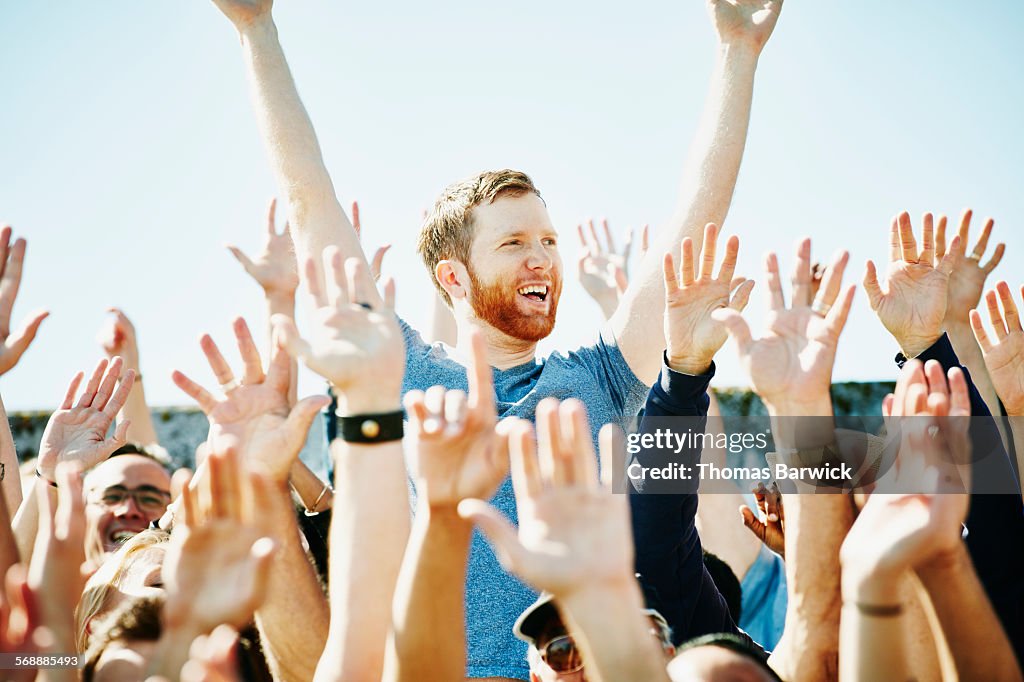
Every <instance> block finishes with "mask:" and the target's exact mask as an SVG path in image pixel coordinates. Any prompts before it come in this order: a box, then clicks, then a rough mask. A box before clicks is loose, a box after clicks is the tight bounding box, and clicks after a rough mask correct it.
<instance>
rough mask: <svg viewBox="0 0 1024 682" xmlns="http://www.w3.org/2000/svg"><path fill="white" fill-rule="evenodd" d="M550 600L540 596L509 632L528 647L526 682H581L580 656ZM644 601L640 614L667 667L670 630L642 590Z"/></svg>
mask: <svg viewBox="0 0 1024 682" xmlns="http://www.w3.org/2000/svg"><path fill="white" fill-rule="evenodd" d="M641 585H643V583H642V582H641ZM554 599H555V598H554V595H552V594H550V593H547V592H545V593H544V594H541V596H540V597H539V598H538V599H537V601H535V602H534V603H533V604H532V605H531V606H530V608H528V609H526V610H525V611H523V613H522V615H520V616H519V620H517V621H516V624H515V626H514V627H513V629H512V632H513V633H515V636H516V637H518V638H519V639H521V640H523V641H524V642H526V643H527V644H529V645H530V648H529V649H528V651H527V660H528V661H529V663H530V682H561V681H568V680H572V682H578V681H584V682H585V680H586V679H587V676H586V672H585V671H584V669H583V655H582V653H581V652H580V650H579V648H578V647H577V646H576V641H575V640H574V639H573V637H572V634H571V633H570V632H569V630H568V628H566V626H565V623H563V622H562V617H561V615H560V614H559V612H558V607H557V606H556V605H555V601H554ZM644 599H645V601H646V602H647V603H646V607H647V608H645V609H644V613H645V614H646V615H647V617H648V619H649V620H650V624H651V628H650V631H651V636H652V637H654V638H655V639H657V640H658V643H659V644H660V645H661V650H662V651H663V652H664V653H665V662H666V663H667V662H668V661H670V660H671V659H672V657H673V656H674V655H675V652H676V649H675V646H673V644H672V630H671V629H670V628H669V626H668V623H667V622H666V621H665V618H664V616H662V615H661V614H660V613H659V612H658V610H657V609H656V608H652V606H654V604H652V601H653V600H654V599H655V597H653V596H652V594H651V591H650V590H648V589H645V590H644Z"/></svg>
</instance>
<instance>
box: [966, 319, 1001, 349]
mask: <svg viewBox="0 0 1024 682" xmlns="http://www.w3.org/2000/svg"><path fill="white" fill-rule="evenodd" d="M970 318H971V329H972V330H974V338H975V339H977V340H978V345H979V346H981V352H982V353H985V354H988V353H991V352H992V349H993V348H994V347H995V346H993V345H992V340H991V339H989V338H988V332H986V331H985V325H984V323H982V321H981V313H979V312H978V311H977V310H972V311H971V312H970Z"/></svg>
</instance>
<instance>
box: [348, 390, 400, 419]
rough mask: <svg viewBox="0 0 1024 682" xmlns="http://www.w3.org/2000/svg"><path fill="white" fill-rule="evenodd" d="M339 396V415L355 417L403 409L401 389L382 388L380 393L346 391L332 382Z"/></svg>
mask: <svg viewBox="0 0 1024 682" xmlns="http://www.w3.org/2000/svg"><path fill="white" fill-rule="evenodd" d="M332 386H333V387H334V393H335V395H337V396H338V411H337V413H336V414H337V415H338V416H339V417H353V416H355V415H360V414H384V413H387V412H397V411H401V409H402V398H401V394H400V392H399V391H392V390H382V391H380V392H379V393H378V394H376V395H375V394H372V393H366V392H363V391H349V392H345V391H342V390H340V389H339V388H338V386H337V384H332Z"/></svg>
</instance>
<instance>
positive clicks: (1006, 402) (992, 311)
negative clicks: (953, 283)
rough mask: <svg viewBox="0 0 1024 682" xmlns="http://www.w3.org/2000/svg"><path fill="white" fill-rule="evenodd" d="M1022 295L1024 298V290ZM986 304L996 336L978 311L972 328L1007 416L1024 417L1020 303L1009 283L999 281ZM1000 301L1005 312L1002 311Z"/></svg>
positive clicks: (973, 315) (1023, 341)
mask: <svg viewBox="0 0 1024 682" xmlns="http://www.w3.org/2000/svg"><path fill="white" fill-rule="evenodd" d="M997 294H998V300H997ZM1021 296H1022V297H1024V287H1021ZM985 301H986V303H987V304H988V314H989V321H990V322H991V323H992V327H993V333H992V334H991V335H990V334H989V333H988V332H987V331H986V330H985V326H984V325H983V324H982V322H981V315H980V314H979V313H978V311H977V310H972V311H971V327H973V329H974V335H975V337H976V338H977V339H978V345H979V346H981V352H982V354H983V356H984V358H985V366H986V367H987V368H988V373H989V376H990V377H991V378H992V387H993V388H995V390H996V394H997V395H998V396H999V399H1000V400H1001V401H1002V403H1003V407H1005V408H1006V413H1007V414H1008V415H1010V416H1011V417H1019V416H1024V329H1022V328H1021V321H1020V313H1019V311H1018V308H1017V304H1016V303H1015V302H1014V300H1013V295H1012V294H1011V293H1010V287H1009V286H1008V285H1007V284H1006V282H999V283H998V284H997V285H996V290H995V291H990V292H988V294H986V296H985ZM999 301H1002V304H1003V312H1000V310H999Z"/></svg>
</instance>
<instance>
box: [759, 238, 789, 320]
mask: <svg viewBox="0 0 1024 682" xmlns="http://www.w3.org/2000/svg"><path fill="white" fill-rule="evenodd" d="M764 271H765V273H766V274H767V280H768V308H769V310H782V309H783V308H785V307H786V299H785V297H784V296H783V295H782V277H781V276H780V275H779V257H778V256H776V255H775V253H774V252H769V253H768V255H767V256H765V258H764Z"/></svg>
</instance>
